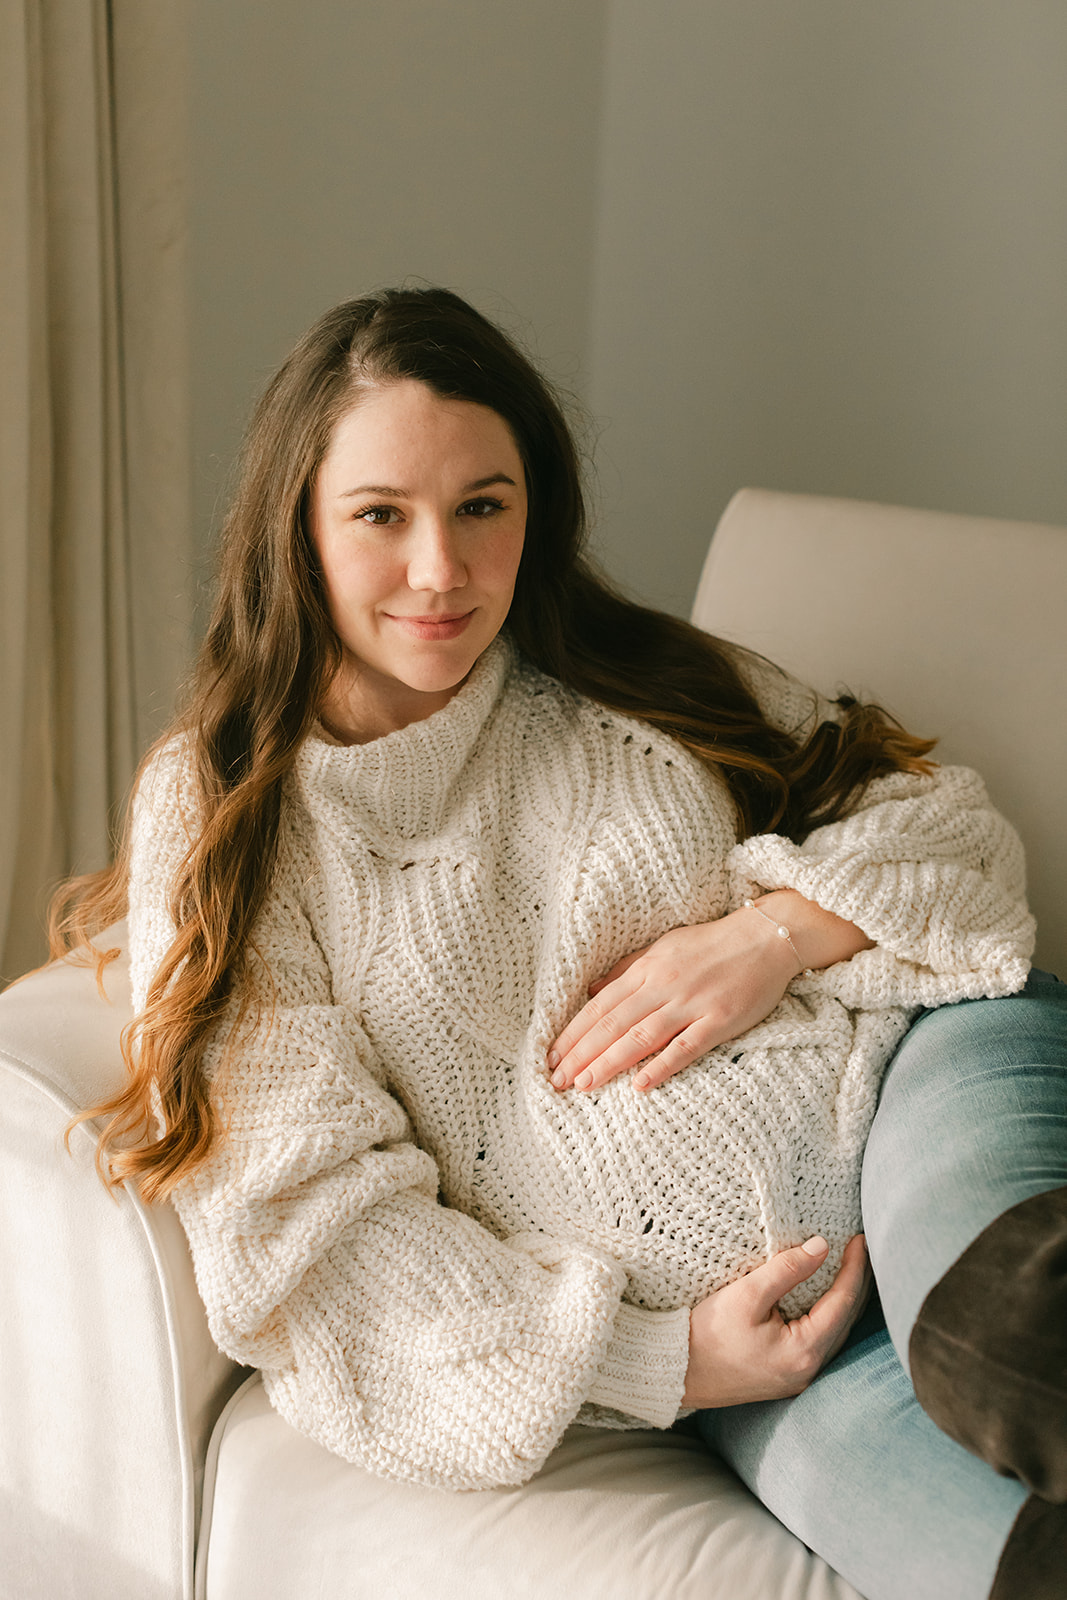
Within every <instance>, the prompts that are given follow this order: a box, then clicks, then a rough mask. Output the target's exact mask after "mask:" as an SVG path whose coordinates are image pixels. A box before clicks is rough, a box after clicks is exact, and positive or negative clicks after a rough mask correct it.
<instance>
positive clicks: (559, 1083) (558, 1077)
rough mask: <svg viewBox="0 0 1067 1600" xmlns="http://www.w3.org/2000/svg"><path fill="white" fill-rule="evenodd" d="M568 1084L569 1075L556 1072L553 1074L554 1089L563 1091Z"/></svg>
mask: <svg viewBox="0 0 1067 1600" xmlns="http://www.w3.org/2000/svg"><path fill="white" fill-rule="evenodd" d="M566 1082H567V1074H566V1073H565V1072H554V1073H553V1074H552V1087H553V1088H554V1089H562V1088H563V1086H564V1084H565V1083H566Z"/></svg>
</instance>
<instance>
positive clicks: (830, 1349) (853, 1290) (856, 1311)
mask: <svg viewBox="0 0 1067 1600" xmlns="http://www.w3.org/2000/svg"><path fill="white" fill-rule="evenodd" d="M870 1276H871V1273H870V1262H869V1260H868V1257H867V1241H866V1240H865V1239H864V1237H863V1235H862V1233H857V1234H856V1235H855V1236H854V1237H853V1238H851V1239H850V1240H849V1241H848V1244H847V1245H846V1246H845V1253H844V1255H843V1256H842V1258H841V1266H840V1267H839V1269H838V1273H837V1277H836V1278H835V1279H834V1281H833V1283H832V1284H831V1285H830V1287H829V1289H827V1291H826V1293H825V1294H824V1295H821V1296H820V1298H819V1299H818V1300H816V1302H815V1304H814V1305H813V1306H812V1308H811V1310H810V1311H809V1312H808V1313H807V1316H806V1317H803V1318H801V1319H799V1320H800V1321H802V1322H805V1323H807V1325H808V1329H809V1331H810V1333H811V1335H812V1336H814V1338H815V1339H816V1341H817V1342H818V1343H819V1344H820V1346H822V1347H823V1348H824V1349H825V1350H826V1352H827V1354H826V1358H825V1359H827V1360H829V1358H830V1356H831V1355H834V1354H836V1353H837V1351H838V1350H839V1349H840V1348H841V1346H842V1345H843V1344H844V1342H845V1340H846V1339H847V1338H848V1336H849V1334H850V1333H851V1331H852V1328H853V1325H854V1324H855V1322H856V1320H857V1318H858V1317H859V1315H860V1312H861V1311H862V1310H863V1306H864V1302H865V1300H866V1298H867V1292H868V1290H869V1287H870Z"/></svg>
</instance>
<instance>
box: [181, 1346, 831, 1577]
mask: <svg viewBox="0 0 1067 1600" xmlns="http://www.w3.org/2000/svg"><path fill="white" fill-rule="evenodd" d="M204 1507H205V1509H204V1523H203V1527H202V1534H201V1549H200V1560H199V1563H198V1567H199V1570H198V1587H197V1594H198V1600H302V1597H304V1596H308V1597H310V1596H315V1597H316V1600H317V1597H319V1596H326V1595H328V1596H330V1600H500V1597H501V1596H502V1595H507V1596H508V1597H509V1600H559V1596H560V1595H565V1594H569V1595H580V1596H581V1597H582V1600H664V1597H665V1596H668V1595H669V1596H671V1600H690V1597H691V1600H697V1597H698V1596H699V1597H700V1600H859V1597H858V1596H857V1594H856V1591H855V1590H854V1589H853V1588H852V1587H851V1585H849V1584H847V1583H846V1582H845V1581H844V1579H842V1578H840V1577H838V1576H837V1575H836V1574H835V1573H833V1572H832V1571H831V1570H830V1568H829V1567H827V1566H826V1564H825V1562H823V1561H821V1560H819V1559H818V1558H817V1557H815V1556H813V1555H812V1554H811V1553H810V1552H809V1551H808V1550H807V1549H806V1548H805V1547H804V1545H802V1544H801V1543H800V1542H799V1540H797V1539H795V1538H794V1537H793V1535H792V1534H791V1533H789V1532H787V1531H786V1529H785V1528H783V1527H782V1525H781V1524H780V1523H779V1522H777V1521H776V1520H775V1519H774V1517H772V1516H771V1515H770V1513H769V1512H768V1511H766V1510H765V1509H764V1507H763V1506H761V1505H760V1504H759V1503H758V1501H756V1500H755V1499H754V1498H753V1496H752V1495H751V1494H750V1493H749V1492H748V1490H747V1489H745V1488H744V1487H743V1485H742V1484H741V1483H739V1481H738V1480H737V1478H735V1477H734V1475H733V1474H732V1473H731V1472H730V1471H729V1470H728V1469H727V1468H726V1467H724V1466H723V1465H722V1464H721V1463H720V1462H718V1461H716V1460H715V1459H714V1457H712V1456H711V1455H709V1454H708V1452H707V1451H706V1450H705V1448H704V1446H703V1445H702V1444H701V1443H700V1442H699V1440H696V1439H692V1438H688V1437H686V1436H684V1435H681V1434H674V1433H659V1432H654V1431H651V1430H649V1431H647V1432H646V1431H641V1432H614V1431H611V1430H607V1429H599V1428H584V1427H573V1428H571V1429H570V1430H569V1432H568V1433H567V1434H566V1435H565V1437H564V1439H563V1441H562V1443H561V1444H560V1445H559V1447H558V1449H557V1450H556V1451H555V1452H554V1453H553V1455H552V1456H551V1457H550V1458H549V1460H548V1462H547V1464H546V1466H545V1467H544V1468H543V1470H542V1471H541V1472H540V1473H539V1474H538V1475H537V1477H536V1478H534V1479H533V1480H532V1482H530V1483H527V1484H525V1485H524V1486H523V1487H522V1488H519V1489H490V1490H483V1491H479V1492H477V1493H470V1494H448V1493H445V1492H443V1491H441V1490H438V1489H424V1488H420V1487H416V1486H413V1485H410V1484H399V1483H392V1482H389V1481H387V1480H385V1479H382V1478H378V1477H375V1476H374V1475H373V1474H371V1473H368V1472H364V1471H363V1470H362V1469H361V1468H359V1467H355V1466H351V1465H350V1464H349V1463H348V1462H345V1461H342V1460H340V1459H339V1458H338V1457H336V1456H333V1455H331V1454H330V1453H329V1452H328V1451H326V1450H324V1449H322V1447H321V1446H319V1445H317V1444H314V1443H312V1442H311V1441H310V1440H308V1439H305V1438H304V1437H303V1436H302V1435H301V1434H299V1433H297V1432H296V1431H295V1430H294V1429H293V1428H291V1427H290V1426H289V1425H288V1423H286V1422H283V1421H282V1419H281V1418H280V1417H279V1416H277V1415H276V1413H275V1412H274V1411H272V1410H271V1407H270V1405H269V1403H268V1401H267V1397H266V1395H265V1393H264V1390H263V1385H262V1383H261V1381H260V1379H259V1377H258V1376H253V1377H251V1378H250V1379H248V1381H247V1382H246V1383H245V1384H244V1385H243V1386H242V1387H241V1389H239V1390H238V1392H237V1394H236V1395H234V1397H233V1399H232V1400H231V1402H230V1404H229V1406H228V1407H227V1409H226V1411H225V1412H224V1413H223V1415H222V1416H221V1417H220V1419H219V1422H218V1425H217V1427H216V1430H215V1435H214V1438H213V1441H212V1448H211V1452H210V1454H209V1458H208V1464H207V1479H206V1483H205V1490H204Z"/></svg>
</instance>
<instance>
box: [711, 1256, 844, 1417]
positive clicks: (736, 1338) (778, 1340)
mask: <svg viewBox="0 0 1067 1600" xmlns="http://www.w3.org/2000/svg"><path fill="white" fill-rule="evenodd" d="M827 1248H828V1246H827V1244H826V1240H825V1239H820V1238H814V1239H808V1240H807V1242H806V1243H805V1244H801V1245H796V1246H794V1247H793V1248H792V1249H790V1250H782V1251H779V1253H778V1254H777V1255H776V1256H772V1257H771V1259H770V1261H766V1262H764V1264H763V1265H762V1266H760V1267H755V1268H753V1270H752V1271H751V1272H749V1273H747V1274H746V1275H745V1277H743V1278H738V1279H737V1281H736V1282H735V1283H730V1284H727V1285H726V1287H725V1288H724V1289H718V1290H716V1292H715V1293H714V1294H710V1295H709V1296H708V1297H707V1299H706V1300H702V1301H701V1302H700V1304H699V1305H697V1306H695V1307H694V1308H693V1311H692V1313H691V1314H690V1318H689V1367H688V1370H687V1372H686V1380H685V1394H684V1395H683V1397H682V1404H683V1405H686V1406H695V1407H698V1408H700V1409H704V1408H707V1407H713V1406H736V1405H744V1404H746V1403H747V1402H748V1401H750V1400H781V1399H784V1398H786V1397H787V1396H790V1395H797V1394H800V1392H801V1391H802V1390H803V1389H806V1388H807V1387H808V1384H809V1383H810V1382H811V1381H812V1379H813V1378H814V1377H815V1375H816V1374H817V1373H818V1372H819V1371H820V1370H821V1369H822V1368H823V1367H824V1366H825V1365H826V1363H827V1362H828V1361H829V1360H830V1359H831V1358H832V1357H833V1356H835V1355H836V1354H837V1352H838V1350H840V1348H841V1346H842V1345H843V1344H844V1342H845V1340H846V1339H847V1338H848V1335H849V1333H850V1331H851V1329H852V1326H853V1324H854V1323H855V1321H856V1320H857V1318H858V1317H859V1315H860V1312H861V1311H862V1310H863V1307H864V1304H865V1302H866V1299H867V1291H868V1289H869V1287H870V1268H869V1266H868V1263H867V1247H866V1243H865V1241H864V1238H863V1235H862V1234H859V1233H858V1234H856V1235H855V1237H854V1238H852V1239H850V1240H849V1242H848V1245H847V1246H846V1248H845V1254H844V1257H843V1259H842V1262H841V1269H840V1271H839V1272H838V1274H837V1277H836V1278H835V1279H834V1281H833V1283H832V1284H831V1285H830V1287H829V1289H827V1291H826V1293H825V1294H824V1295H822V1296H821V1298H820V1299H818V1300H817V1301H816V1302H815V1304H814V1305H813V1306H812V1308H811V1310H810V1311H808V1312H806V1313H805V1315H804V1316H802V1317H797V1318H796V1319H795V1320H794V1321H793V1322H786V1320H785V1318H784V1317H783V1316H782V1313H781V1312H780V1311H779V1309H778V1302H779V1300H781V1299H782V1297H783V1296H784V1295H787V1294H788V1293H789V1291H790V1290H791V1289H795V1288H796V1286H797V1284H799V1283H803V1282H804V1280H805V1278H810V1277H811V1275H812V1273H813V1272H815V1271H817V1270H818V1268H819V1267H821V1266H822V1264H823V1262H824V1261H825V1259H826V1252H827Z"/></svg>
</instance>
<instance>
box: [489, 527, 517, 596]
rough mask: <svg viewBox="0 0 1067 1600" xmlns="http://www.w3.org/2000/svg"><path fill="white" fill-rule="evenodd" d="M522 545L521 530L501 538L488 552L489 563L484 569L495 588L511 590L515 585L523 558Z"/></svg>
mask: <svg viewBox="0 0 1067 1600" xmlns="http://www.w3.org/2000/svg"><path fill="white" fill-rule="evenodd" d="M522 547H523V535H522V533H521V532H520V533H516V534H514V535H512V536H510V537H509V538H507V539H504V540H501V541H500V542H499V544H497V545H496V546H495V547H494V548H493V550H492V552H491V553H490V554H488V556H487V565H486V567H485V568H484V569H483V570H484V571H485V572H486V575H487V577H488V578H489V579H490V581H491V583H492V586H493V588H494V589H495V590H497V591H500V590H503V589H507V590H508V591H509V592H510V590H512V589H513V588H514V587H515V579H516V576H517V575H518V571H519V562H520V561H521V559H522Z"/></svg>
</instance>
